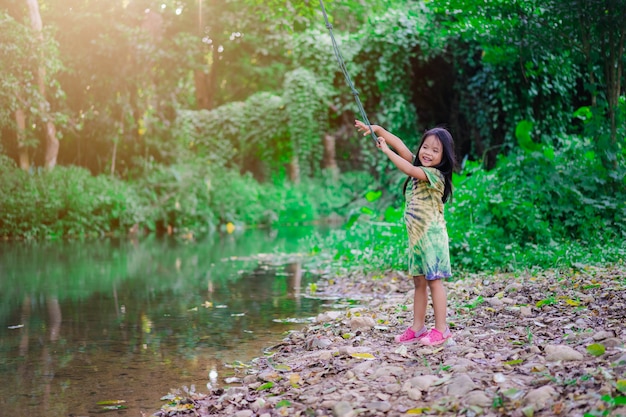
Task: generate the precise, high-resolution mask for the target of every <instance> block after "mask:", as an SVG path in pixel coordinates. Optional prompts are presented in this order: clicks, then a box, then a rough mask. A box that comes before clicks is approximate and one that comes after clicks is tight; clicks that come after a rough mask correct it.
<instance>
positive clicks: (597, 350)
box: [587, 343, 606, 356]
mask: <svg viewBox="0 0 626 417" xmlns="http://www.w3.org/2000/svg"><path fill="white" fill-rule="evenodd" d="M587 352H589V353H590V354H591V355H593V356H602V355H604V352H606V348H605V347H604V345H601V344H599V343H593V344H591V345H589V346H587Z"/></svg>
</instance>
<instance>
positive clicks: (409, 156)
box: [354, 120, 413, 164]
mask: <svg viewBox="0 0 626 417" xmlns="http://www.w3.org/2000/svg"><path fill="white" fill-rule="evenodd" d="M354 126H355V127H356V128H357V129H358V131H359V132H363V136H367V135H369V134H370V130H369V127H368V126H367V125H366V124H365V123H363V122H362V121H360V120H355V121H354ZM371 126H372V130H373V131H374V134H375V135H376V136H379V137H381V138H384V139H385V142H386V143H387V144H388V145H389V146H391V147H392V148H393V149H395V150H396V152H398V154H399V155H400V156H401V157H402V158H403V159H405V160H407V161H409V162H410V163H411V164H413V153H412V152H411V150H410V149H409V148H407V146H406V145H405V144H404V142H402V139H400V138H399V137H397V136H396V135H394V134H393V133H391V132H388V131H387V130H385V129H384V128H383V127H381V126H378V125H371Z"/></svg>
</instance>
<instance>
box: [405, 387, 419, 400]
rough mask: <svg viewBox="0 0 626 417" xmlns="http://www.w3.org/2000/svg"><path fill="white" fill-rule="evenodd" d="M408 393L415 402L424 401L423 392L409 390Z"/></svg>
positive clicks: (413, 389)
mask: <svg viewBox="0 0 626 417" xmlns="http://www.w3.org/2000/svg"><path fill="white" fill-rule="evenodd" d="M406 393H407V395H408V396H409V398H410V399H412V400H413V401H418V400H421V399H422V391H420V390H419V389H417V388H409V390H407V392H406Z"/></svg>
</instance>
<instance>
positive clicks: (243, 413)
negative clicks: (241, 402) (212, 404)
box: [235, 410, 254, 417]
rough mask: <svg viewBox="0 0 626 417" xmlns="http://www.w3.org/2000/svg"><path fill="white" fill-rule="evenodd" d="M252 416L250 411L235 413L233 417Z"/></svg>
mask: <svg viewBox="0 0 626 417" xmlns="http://www.w3.org/2000/svg"><path fill="white" fill-rule="evenodd" d="M253 414H254V412H253V411H252V410H241V411H237V412H236V413H235V417H252V415H253Z"/></svg>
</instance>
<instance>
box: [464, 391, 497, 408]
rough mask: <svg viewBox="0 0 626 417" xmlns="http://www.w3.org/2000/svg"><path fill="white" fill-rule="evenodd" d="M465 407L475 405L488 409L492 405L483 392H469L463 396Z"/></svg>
mask: <svg viewBox="0 0 626 417" xmlns="http://www.w3.org/2000/svg"><path fill="white" fill-rule="evenodd" d="M465 402H466V403H467V405H475V406H478V407H490V406H491V405H492V403H493V401H492V400H491V398H489V397H488V396H487V394H485V393H484V392H483V391H471V392H470V393H468V394H467V395H466V396H465Z"/></svg>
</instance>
